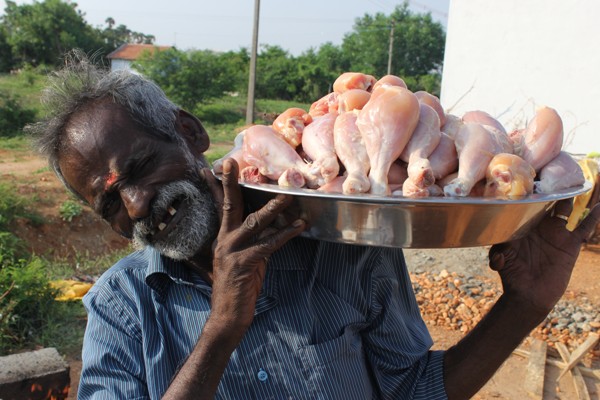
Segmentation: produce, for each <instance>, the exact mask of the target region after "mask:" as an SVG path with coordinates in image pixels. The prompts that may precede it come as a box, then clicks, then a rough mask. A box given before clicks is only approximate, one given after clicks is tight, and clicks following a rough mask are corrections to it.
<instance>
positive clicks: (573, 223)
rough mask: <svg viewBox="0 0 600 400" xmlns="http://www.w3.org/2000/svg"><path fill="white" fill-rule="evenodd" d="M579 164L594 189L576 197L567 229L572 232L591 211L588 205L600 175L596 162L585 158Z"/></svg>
mask: <svg viewBox="0 0 600 400" xmlns="http://www.w3.org/2000/svg"><path fill="white" fill-rule="evenodd" d="M578 163H579V165H580V166H581V169H582V170H583V176H584V177H585V179H586V180H587V181H590V182H592V189H591V190H590V191H589V192H587V193H584V194H581V195H579V196H576V197H575V199H574V200H573V212H571V215H570V216H569V221H568V222H567V229H568V230H570V231H572V230H573V229H575V228H576V227H577V225H578V224H579V221H581V220H582V219H583V217H585V215H586V214H587V212H588V211H589V210H588V208H587V204H588V203H589V201H590V198H591V197H592V193H593V192H594V183H595V182H596V176H597V175H598V163H596V161H594V160H592V159H590V158H583V159H581V160H579V161H578Z"/></svg>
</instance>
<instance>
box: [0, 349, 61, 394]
mask: <svg viewBox="0 0 600 400" xmlns="http://www.w3.org/2000/svg"><path fill="white" fill-rule="evenodd" d="M70 384H71V378H70V376H69V365H68V364H67V362H66V361H65V360H64V359H63V358H62V357H61V356H60V354H58V351H57V350H56V349H55V348H45V349H41V350H36V351H30V352H26V353H19V354H12V355H9V356H4V357H0V399H2V400H13V399H14V400H21V399H31V400H36V399H48V398H52V399H56V400H60V399H66V398H67V396H68V394H69V387H70Z"/></svg>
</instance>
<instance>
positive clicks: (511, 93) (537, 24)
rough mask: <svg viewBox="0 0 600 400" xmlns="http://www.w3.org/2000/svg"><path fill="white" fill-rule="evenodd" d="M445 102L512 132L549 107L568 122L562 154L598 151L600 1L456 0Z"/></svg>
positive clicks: (450, 27) (444, 81) (451, 12)
mask: <svg viewBox="0 0 600 400" xmlns="http://www.w3.org/2000/svg"><path fill="white" fill-rule="evenodd" d="M441 101H442V104H443V105H444V107H445V108H446V109H447V110H449V112H451V113H453V114H456V115H462V113H464V112H465V111H469V110H475V109H479V110H483V111H487V112H488V113H490V114H492V115H493V116H495V117H497V118H498V119H499V120H500V121H501V122H502V123H503V124H504V125H505V127H506V128H507V130H512V129H514V128H516V127H523V126H524V125H525V124H526V123H527V121H529V120H530V119H531V117H532V116H533V114H534V113H535V109H536V107H539V106H541V105H547V106H549V107H553V108H555V109H556V110H557V111H558V113H559V114H560V116H561V117H562V119H563V124H564V131H565V141H564V144H563V149H565V150H566V151H569V152H571V153H575V154H587V153H589V152H590V151H597V152H600V1H597V0H570V1H564V0H451V2H450V10H449V16H448V30H447V38H446V53H445V59H444V70H443V77H442V90H441Z"/></svg>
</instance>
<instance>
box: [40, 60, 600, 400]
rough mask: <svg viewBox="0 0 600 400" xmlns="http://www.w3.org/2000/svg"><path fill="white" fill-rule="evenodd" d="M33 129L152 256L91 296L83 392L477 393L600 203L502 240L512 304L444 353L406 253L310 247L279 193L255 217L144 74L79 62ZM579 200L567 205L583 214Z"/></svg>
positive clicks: (65, 73) (203, 142)
mask: <svg viewBox="0 0 600 400" xmlns="http://www.w3.org/2000/svg"><path fill="white" fill-rule="evenodd" d="M46 99H47V104H48V105H49V111H50V112H51V113H50V114H49V115H48V117H47V119H46V120H45V121H43V122H40V123H38V124H36V125H34V126H31V127H29V130H30V131H31V132H32V133H34V134H36V137H37V138H36V143H37V144H38V147H39V150H40V151H41V153H42V154H44V155H45V156H46V157H47V158H48V160H49V163H50V165H51V166H52V168H53V169H54V171H55V172H56V174H57V176H58V177H59V178H60V179H61V180H62V181H63V183H64V184H65V185H66V187H67V188H69V189H70V190H71V191H73V192H74V193H75V194H76V195H78V196H79V197H80V198H82V199H83V200H84V201H86V202H87V203H88V204H89V205H90V206H91V207H92V208H93V209H94V210H95V211H96V212H97V213H98V214H99V215H101V216H102V218H103V219H105V220H106V221H107V222H108V223H109V224H110V225H111V227H112V228H113V229H114V230H115V231H116V232H118V233H119V234H121V235H123V236H124V237H126V238H130V239H131V240H132V241H133V243H134V244H135V246H136V247H137V248H138V251H136V252H135V253H133V254H131V255H129V256H127V257H125V258H124V259H122V260H121V261H119V262H118V263H117V264H116V265H114V266H113V267H112V268H110V269H109V270H108V271H107V272H106V273H105V274H103V276H102V277H101V278H100V279H99V280H98V282H97V283H96V285H94V287H93V288H92V290H91V291H90V292H89V293H88V294H87V295H86V297H85V299H84V303H85V306H86V308H87V310H88V314H89V317H88V325H87V329H86V333H85V338H84V348H83V370H82V375H81V382H80V387H79V397H80V398H82V399H147V398H152V399H158V398H165V399H205V398H206V399H208V398H215V397H216V398H223V399H246V398H257V399H263V398H264V399H266V398H269V399H289V398H298V399H305V398H306V399H308V398H311V399H312V398H323V399H345V400H346V399H367V398H369V399H370V398H381V399H411V398H414V399H445V398H450V399H464V398H468V397H470V396H472V395H473V394H474V393H476V392H477V391H478V390H479V388H481V386H482V385H483V384H484V383H485V382H486V381H487V380H488V379H489V378H490V377H491V376H492V375H493V373H494V372H495V371H496V369H497V368H498V367H499V366H500V365H501V364H502V362H503V361H504V360H505V359H506V358H507V357H508V356H509V355H510V353H511V352H512V350H513V349H514V348H515V347H516V346H517V345H518V344H519V343H520V342H521V340H523V338H524V337H526V336H527V334H528V333H529V332H530V331H531V329H533V328H534V327H535V326H536V325H537V324H538V323H540V322H541V321H542V320H543V319H544V317H545V316H546V315H547V313H548V312H549V311H550V310H551V308H552V307H553V306H554V304H555V303H556V301H557V300H558V299H559V298H560V296H561V295H562V294H563V293H564V291H565V289H566V286H567V283H568V280H569V277H570V274H571V271H572V268H573V265H574V263H575V260H576V258H577V255H578V253H579V250H580V247H581V244H582V242H583V240H584V238H585V237H587V236H588V234H589V233H590V232H591V230H592V229H593V227H594V226H595V224H596V223H597V222H598V221H599V220H600V208H598V207H596V208H594V209H593V210H592V212H591V213H590V215H589V217H588V218H587V219H586V220H585V221H584V222H583V223H582V224H581V226H580V227H579V228H578V229H576V230H575V231H574V232H569V231H567V230H566V229H565V224H566V222H565V221H564V220H563V219H562V218H557V217H556V216H555V217H551V216H547V217H546V218H545V219H544V220H543V221H542V222H541V223H540V225H539V227H537V229H535V230H534V231H533V232H532V233H531V234H530V235H529V236H528V237H526V238H523V239H521V240H518V241H515V242H511V243H506V244H502V245H496V246H493V247H492V249H491V250H490V266H491V267H492V268H493V269H495V270H497V271H498V272H499V273H500V276H501V278H502V282H503V286H504V293H503V294H502V296H501V297H500V298H499V300H498V302H497V303H496V304H495V305H494V307H493V308H492V309H491V311H490V312H489V314H488V315H487V316H486V317H485V318H484V319H483V320H482V321H481V322H480V323H479V324H478V325H477V326H476V327H475V328H474V329H473V330H472V331H471V332H470V333H469V334H468V335H467V336H466V337H465V338H463V339H462V340H461V341H460V342H459V343H458V344H456V345H455V346H453V347H451V348H450V349H448V350H447V351H445V352H442V351H437V352H433V351H431V350H430V347H431V345H432V341H431V338H430V336H429V334H428V332H427V329H426V326H425V324H424V323H423V320H422V318H421V316H420V314H419V309H418V307H417V304H416V301H415V297H414V293H413V292H412V287H411V283H410V280H409V277H408V273H407V271H406V266H405V264H404V259H403V256H402V251H401V250H400V249H390V248H376V247H365V246H351V245H342V244H334V243H327V242H320V241H316V240H310V239H306V238H301V237H297V236H298V235H299V234H300V233H301V232H302V230H303V229H304V227H305V222H304V221H302V220H299V219H298V220H295V221H292V222H291V223H290V224H289V225H287V226H281V225H276V224H274V223H273V222H274V221H275V219H276V217H277V216H278V215H279V214H280V213H282V212H284V211H285V210H286V208H287V206H288V205H289V204H290V199H289V198H288V197H286V196H281V195H280V196H278V197H277V198H275V199H273V200H271V201H270V202H269V203H268V204H267V205H265V206H264V207H263V208H262V209H260V210H258V211H256V212H253V213H250V214H248V213H246V212H245V211H244V201H243V198H242V195H241V191H240V188H239V186H238V184H237V177H238V167H237V165H236V164H235V162H234V161H232V160H228V161H226V162H225V164H224V168H223V169H224V173H223V179H222V182H218V181H216V180H215V178H214V177H213V175H212V174H211V173H210V171H209V170H208V169H207V168H206V167H207V162H206V161H205V159H204V157H203V153H204V152H205V151H206V149H207V148H208V146H209V139H208V135H207V133H206V131H205V130H204V128H203V127H202V125H201V124H200V121H198V119H196V118H195V117H194V116H192V115H190V114H189V113H187V112H186V111H184V110H182V109H180V108H179V107H177V106H175V105H174V104H173V103H171V102H170V101H169V100H168V99H167V98H166V97H165V95H164V93H163V92H162V91H161V90H160V89H159V88H158V87H157V86H156V85H155V84H153V83H152V82H150V81H148V80H146V79H144V78H143V77H141V76H139V75H136V74H132V73H127V72H114V73H108V72H105V71H101V70H98V69H96V68H94V67H93V66H92V65H91V64H90V63H89V62H87V61H86V60H85V59H83V58H81V57H80V56H78V55H77V54H76V53H75V57H73V59H71V60H70V62H69V63H67V67H66V68H65V69H63V70H62V71H60V72H58V73H57V74H55V75H54V77H53V78H52V85H50V86H49V90H48V91H47V93H46ZM570 209H571V204H570V202H569V201H564V202H560V203H558V204H557V205H556V207H555V211H556V214H555V215H557V216H562V215H568V213H569V212H570Z"/></svg>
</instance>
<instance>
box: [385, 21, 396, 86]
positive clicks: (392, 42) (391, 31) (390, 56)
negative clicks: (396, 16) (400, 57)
mask: <svg viewBox="0 0 600 400" xmlns="http://www.w3.org/2000/svg"><path fill="white" fill-rule="evenodd" d="M395 23H396V21H394V20H392V26H391V27H390V47H389V48H388V69H387V73H388V75H391V74H392V49H393V46H394V24H395Z"/></svg>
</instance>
